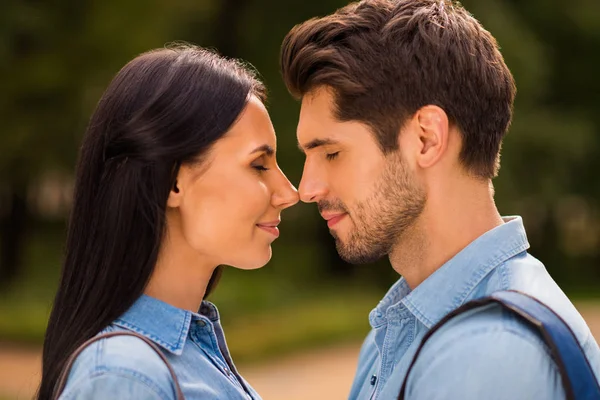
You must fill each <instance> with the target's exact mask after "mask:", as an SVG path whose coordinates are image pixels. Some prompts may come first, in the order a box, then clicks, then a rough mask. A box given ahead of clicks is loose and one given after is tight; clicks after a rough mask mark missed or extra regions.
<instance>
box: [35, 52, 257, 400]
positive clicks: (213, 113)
mask: <svg viewBox="0 0 600 400" xmlns="http://www.w3.org/2000/svg"><path fill="white" fill-rule="evenodd" d="M251 95H257V96H258V97H259V98H261V99H262V98H263V96H264V87H263V85H262V84H261V83H260V81H258V79H256V77H255V76H254V74H253V73H252V72H251V71H250V70H248V69H247V68H245V67H244V66H243V65H242V64H241V63H239V62H237V61H235V60H230V59H225V58H223V57H221V56H218V55H217V54H215V53H212V52H209V51H207V50H204V49H201V48H198V47H194V46H188V45H185V46H182V45H178V46H176V47H171V48H165V49H159V50H153V51H150V52H148V53H144V54H142V55H140V56H138V57H137V58H135V59H134V60H132V61H131V62H129V63H128V64H127V65H126V66H125V67H123V69H122V70H121V71H120V72H119V73H118V74H117V75H116V77H115V78H114V79H113V81H112V82H111V83H110V85H109V86H108V88H107V90H106V91H105V93H104V95H103V96H102V98H101V99H100V102H99V103H98V105H97V108H96V110H95V112H94V114H93V115H92V118H91V120H90V123H89V126H88V128H87V131H86V134H85V136H84V139H83V143H82V146H81V149H80V154H79V161H78V164H77V173H76V181H75V193H74V203H73V209H72V212H71V216H70V220H69V227H68V235H67V243H66V254H65V260H64V264H63V268H62V273H61V278H60V284H59V288H58V292H57V294H56V298H55V300H54V305H53V308H52V312H51V314H50V320H49V322H48V328H47V330H46V337H45V341H44V351H43V366H42V381H41V385H40V388H39V391H38V399H40V400H46V399H50V398H51V397H52V393H53V390H54V387H55V385H56V383H57V379H58V377H59V375H60V373H61V371H62V369H63V368H64V366H65V362H66V360H67V358H68V357H69V355H70V354H71V353H72V352H73V351H74V350H75V349H76V348H77V347H78V346H79V345H80V344H81V343H83V342H84V341H85V340H87V339H89V338H91V337H93V336H94V335H96V334H97V333H98V332H99V331H101V330H102V329H104V328H105V327H106V326H108V325H109V324H110V323H111V322H112V321H113V320H115V319H116V318H117V317H119V316H120V315H122V314H123V313H124V312H125V311H126V310H127V309H128V308H129V307H131V305H132V304H133V303H134V302H135V301H136V299H137V298H139V297H140V296H141V295H142V293H143V291H144V288H145V287H146V285H147V283H148V280H149V279H150V276H151V274H152V272H153V270H154V267H155V264H156V261H157V257H158V253H159V249H160V245H161V241H162V238H163V235H164V232H165V213H166V204H167V198H168V196H169V193H170V191H171V188H172V187H173V186H172V185H173V184H174V179H175V176H176V173H177V168H178V166H179V165H181V164H186V163H194V162H200V161H202V158H203V155H206V154H207V152H208V151H209V150H210V148H211V146H212V145H213V144H214V143H215V142H216V141H218V140H219V139H220V138H222V137H223V135H224V134H225V133H226V132H227V130H228V129H229V128H230V127H231V125H232V124H233V123H234V122H235V120H236V119H237V118H238V116H239V115H240V114H241V112H242V110H243V109H244V107H245V105H246V103H247V101H248V99H249V97H250V96H251ZM220 268H221V267H219V268H217V270H216V271H215V273H214V274H213V276H212V277H211V280H210V283H209V285H208V288H207V291H206V293H207V294H208V293H209V292H210V291H211V290H212V289H213V287H214V285H215V284H216V282H217V280H218V278H219V276H220V272H221V269H220Z"/></svg>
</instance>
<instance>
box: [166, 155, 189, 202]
mask: <svg viewBox="0 0 600 400" xmlns="http://www.w3.org/2000/svg"><path fill="white" fill-rule="evenodd" d="M173 173H174V174H177V175H176V177H175V180H174V182H173V186H172V187H171V191H170V192H169V198H168V199H167V207H170V208H177V207H179V206H180V204H181V198H182V196H183V192H182V190H181V188H180V186H182V183H183V181H184V179H185V178H184V176H183V175H185V174H186V168H181V166H180V164H179V163H177V164H175V167H174V170H173Z"/></svg>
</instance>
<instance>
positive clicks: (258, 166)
mask: <svg viewBox="0 0 600 400" xmlns="http://www.w3.org/2000/svg"><path fill="white" fill-rule="evenodd" d="M252 168H254V169H255V170H257V171H261V172H262V171H268V170H269V168H267V167H265V166H264V165H253V166H252Z"/></svg>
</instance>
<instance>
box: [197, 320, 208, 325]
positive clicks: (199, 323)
mask: <svg viewBox="0 0 600 400" xmlns="http://www.w3.org/2000/svg"><path fill="white" fill-rule="evenodd" d="M196 324H198V325H199V326H206V321H204V320H203V319H199V320H198V321H196Z"/></svg>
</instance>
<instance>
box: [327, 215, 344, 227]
mask: <svg viewBox="0 0 600 400" xmlns="http://www.w3.org/2000/svg"><path fill="white" fill-rule="evenodd" d="M346 215H348V213H341V214H340V213H338V214H323V218H325V219H326V220H327V226H328V227H329V228H332V227H333V226H334V225H335V224H337V223H338V222H340V221H341V220H342V219H343V218H344V217H345V216H346Z"/></svg>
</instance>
